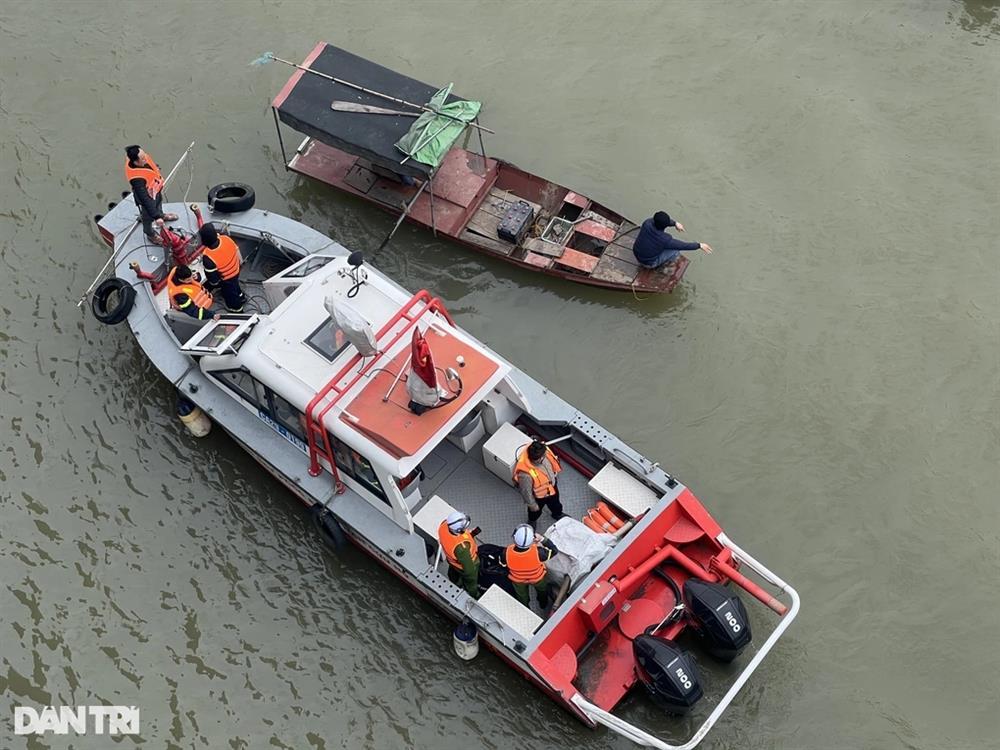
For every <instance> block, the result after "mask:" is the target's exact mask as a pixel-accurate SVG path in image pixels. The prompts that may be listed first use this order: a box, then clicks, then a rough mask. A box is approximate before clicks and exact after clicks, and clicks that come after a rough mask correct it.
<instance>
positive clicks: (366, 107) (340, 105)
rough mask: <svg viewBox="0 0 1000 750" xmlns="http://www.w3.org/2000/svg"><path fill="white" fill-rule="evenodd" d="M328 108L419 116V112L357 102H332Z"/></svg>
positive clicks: (338, 110) (362, 112)
mask: <svg viewBox="0 0 1000 750" xmlns="http://www.w3.org/2000/svg"><path fill="white" fill-rule="evenodd" d="M330 109H333V110H336V111H337V112H359V113H361V114H366V115H402V116H403V117H420V115H421V114H422V113H420V112H401V111H400V110H398V109H386V108H385V107H376V106H373V105H371V104H358V103H357V102H332V103H331V104H330Z"/></svg>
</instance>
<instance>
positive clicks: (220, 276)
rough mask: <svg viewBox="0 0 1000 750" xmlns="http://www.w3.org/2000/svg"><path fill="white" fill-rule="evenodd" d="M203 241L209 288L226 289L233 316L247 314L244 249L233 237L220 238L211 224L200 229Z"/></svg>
mask: <svg viewBox="0 0 1000 750" xmlns="http://www.w3.org/2000/svg"><path fill="white" fill-rule="evenodd" d="M198 236H199V237H200V238H201V251H202V253H203V254H202V264H203V265H204V266H205V288H206V289H207V290H208V291H210V292H214V291H215V290H216V289H221V290H222V299H223V300H224V301H225V303H226V309H227V310H228V311H229V312H231V313H241V312H243V305H245V304H246V295H244V294H243V289H241V288H240V265H241V259H240V250H239V248H238V247H237V246H236V243H235V242H234V241H233V238H232V237H227V236H226V235H224V234H223V235H220V234H219V233H218V232H217V231H216V229H215V227H214V226H212V225H211V224H203V225H202V226H201V228H200V229H199V230H198Z"/></svg>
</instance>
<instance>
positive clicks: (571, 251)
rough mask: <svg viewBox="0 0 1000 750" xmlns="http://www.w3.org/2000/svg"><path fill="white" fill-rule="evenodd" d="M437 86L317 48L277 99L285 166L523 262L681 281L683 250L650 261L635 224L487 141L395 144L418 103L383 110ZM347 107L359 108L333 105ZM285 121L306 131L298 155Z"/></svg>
mask: <svg viewBox="0 0 1000 750" xmlns="http://www.w3.org/2000/svg"><path fill="white" fill-rule="evenodd" d="M282 62H287V61H282ZM332 79H335V80H332ZM347 79H350V80H347ZM358 87H361V88H363V89H365V91H362V90H359V88H358ZM366 91H367V92H372V91H378V92H379V93H380V94H382V96H378V95H375V94H373V93H366ZM435 91H436V89H435V87H433V86H430V85H428V84H426V83H421V82H420V81H416V80H414V79H412V78H408V77H407V76H404V75H401V74H399V73H396V72H394V71H392V70H389V69H387V68H384V67H382V66H380V65H377V64H376V63H373V62H371V61H369V60H365V59H364V58H361V57H358V56H357V55H354V54H351V53H350V52H347V51H346V50H343V49H339V48H337V47H334V46H332V45H330V44H326V43H325V42H321V43H319V44H317V45H316V47H315V48H314V49H313V50H312V52H310V53H309V55H308V56H307V57H306V58H305V60H304V61H303V62H302V64H301V65H299V66H298V69H297V70H296V71H295V73H294V74H292V76H291V78H290V79H289V80H288V82H287V83H286V84H285V85H284V87H283V88H282V89H281V91H280V92H278V95H277V96H276V97H275V98H274V101H273V102H272V111H273V113H274V121H275V127H276V129H277V131H278V140H279V143H280V145H281V152H282V157H283V159H284V162H285V165H286V168H287V169H290V170H292V171H293V172H297V173H298V174H302V175H305V176H307V177H311V178H313V179H316V180H319V181H320V182H322V183H324V184H326V185H330V186H331V187H334V188H337V189H338V190H341V191H343V192H345V193H348V194H350V195H354V196H357V197H359V198H362V199H364V200H367V201H369V202H371V203H373V204H375V205H376V206H379V207H380V208H383V209H386V210H388V211H392V212H394V213H396V212H399V210H400V208H403V216H402V217H400V218H401V219H402V218H404V217H405V219H406V220H407V221H410V222H413V223H415V224H419V225H421V226H424V227H427V228H429V229H431V230H432V231H434V233H435V234H436V235H444V236H446V237H448V238H450V239H452V240H455V241H456V242H459V243H461V244H462V245H465V246H466V247H470V248H472V249H473V250H477V251H479V252H481V253H484V254H485V255H490V256H493V257H495V258H500V259H502V260H505V261H507V262H508V263H513V264H514V265H517V266H520V267H522V268H526V269H529V270H532V271H539V272H541V273H545V274H549V275H551V276H559V277H561V278H564V279H569V280H571V281H575V282H578V283H581V284H590V285H593V286H599V287H605V288H608V289H619V290H632V291H634V292H644V293H662V292H670V291H672V290H673V289H674V287H676V286H677V284H678V283H679V282H680V280H681V278H682V277H683V276H684V272H685V270H686V268H687V266H688V264H689V261H688V259H687V258H685V257H683V256H679V257H678V259H677V261H675V262H674V263H672V264H670V265H669V266H667V267H666V268H664V269H663V270H653V269H648V268H643V267H642V266H640V265H639V264H638V263H637V262H636V259H635V255H634V254H633V252H632V244H633V242H634V240H635V236H636V232H637V230H638V226H637V225H636V224H635V223H634V222H632V221H630V220H629V219H627V218H625V217H624V216H623V215H622V214H621V213H619V212H617V211H615V210H613V209H611V208H608V207H607V206H604V205H602V204H600V203H598V202H597V201H594V200H592V199H591V198H589V197H587V196H586V195H585V194H583V193H581V192H579V191H574V190H571V189H569V188H567V187H564V186H562V185H559V184H557V183H555V182H552V181H550V180H546V179H545V178H543V177H539V176H537V175H534V174H531V173H530V172H526V171H525V170H523V169H520V168H518V167H516V166H514V165H513V164H511V163H509V162H506V161H504V160H502V159H497V158H493V157H489V156H487V155H486V153H485V149H483V148H482V139H481V138H480V139H479V143H480V152H476V151H471V150H468V149H466V148H463V147H462V146H460V145H457V141H458V140H459V135H461V133H458V134H456V136H455V138H454V139H453V145H452V146H451V149H450V150H448V151H447V155H446V156H445V157H444V159H443V160H442V161H441V163H440V164H439V165H436V166H431V165H427V164H422V163H420V162H419V161H417V160H416V159H413V158H407V156H406V154H404V153H403V152H402V151H401V150H399V149H398V148H397V147H396V146H395V143H396V142H397V141H398V140H399V139H400V138H402V137H403V136H404V135H406V133H407V132H408V131H409V130H410V128H411V126H412V125H413V122H414V120H413V115H415V114H419V113H420V110H419V109H417V108H416V107H410V108H409V111H407V109H406V105H402V104H395V105H393V106H395V107H396V111H398V112H400V114H386V112H392V111H393V110H391V109H389V108H388V107H387V105H389V104H391V103H392V102H393V101H395V102H400V101H406V102H410V103H414V104H423V103H425V102H428V101H429V100H430V98H431V97H432V96H433V94H434V93H435ZM448 101H449V102H452V101H461V100H460V99H459V98H458V97H449V99H448ZM341 103H345V104H347V105H354V106H343V107H342V108H340V109H334V106H337V105H339V104H341ZM279 123H284V124H285V125H287V126H288V127H290V128H292V129H294V130H296V131H298V132H300V133H302V134H304V135H305V136H306V137H305V139H304V140H303V141H302V142H301V143H300V144H299V146H298V148H296V149H295V152H294V153H293V154H292V155H291V158H289V157H288V154H287V153H286V151H285V145H284V139H283V137H282V128H281V125H280V124H279ZM480 127H481V126H480V125H479V124H478V122H472V123H470V124H469V128H472V129H476V128H480ZM467 135H471V133H467ZM466 140H468V138H467V139H466ZM521 201H523V202H524V203H526V204H527V205H528V206H529V207H530V208H531V211H532V220H531V222H530V229H529V230H528V231H527V234H526V235H525V236H524V237H523V238H522V237H518V238H516V240H515V241H509V240H505V239H504V238H502V237H500V236H499V235H498V225H499V224H500V223H501V222H502V220H503V218H504V216H505V215H507V214H508V212H509V211H511V210H512V207H513V206H515V205H516V204H518V203H519V202H521Z"/></svg>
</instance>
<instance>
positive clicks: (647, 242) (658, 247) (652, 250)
mask: <svg viewBox="0 0 1000 750" xmlns="http://www.w3.org/2000/svg"><path fill="white" fill-rule="evenodd" d="M669 227H676V228H677V231H678V232H683V231H684V225H683V224H681V223H680V222H677V221H674V220H673V219H671V218H670V214H668V213H667V212H666V211H657V212H656V213H655V214H653V218H651V219H646V220H645V221H644V222H642V227H641V228H640V229H639V236H638V237H636V238H635V244H634V245H633V246H632V252H633V253H635V259H636V260H637V261H639V265H641V266H645V267H646V268H661V267H663V266H665V265H667V264H668V263H673V262H674V260H676V259H677V256H678V255H680V254H681V253H682V252H684V251H686V250H704V251H705V252H706V253H711V252H712V248H711V246H709V245H706V244H705V243H704V242H684V241H682V240H678V239H674V237H673V236H672V235H669V234H667V232H666V230H667V229H668V228H669Z"/></svg>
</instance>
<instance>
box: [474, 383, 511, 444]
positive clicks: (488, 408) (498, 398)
mask: <svg viewBox="0 0 1000 750" xmlns="http://www.w3.org/2000/svg"><path fill="white" fill-rule="evenodd" d="M481 408H482V415H483V426H485V427H486V431H487V432H488V433H490V434H491V435H492V434H493V433H494V432H496V431H497V430H499V429H500V425H502V424H503V423H504V422H513V421H514V420H515V419H517V417H518V410H517V407H516V406H514V404H512V403H511V402H510V401H509V400H508V399H507V397H506V396H504V395H503V394H502V393H497V392H496V391H495V390H493V391H490V392H489V393H487V394H486V398H484V399H483V405H482V407H481Z"/></svg>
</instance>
